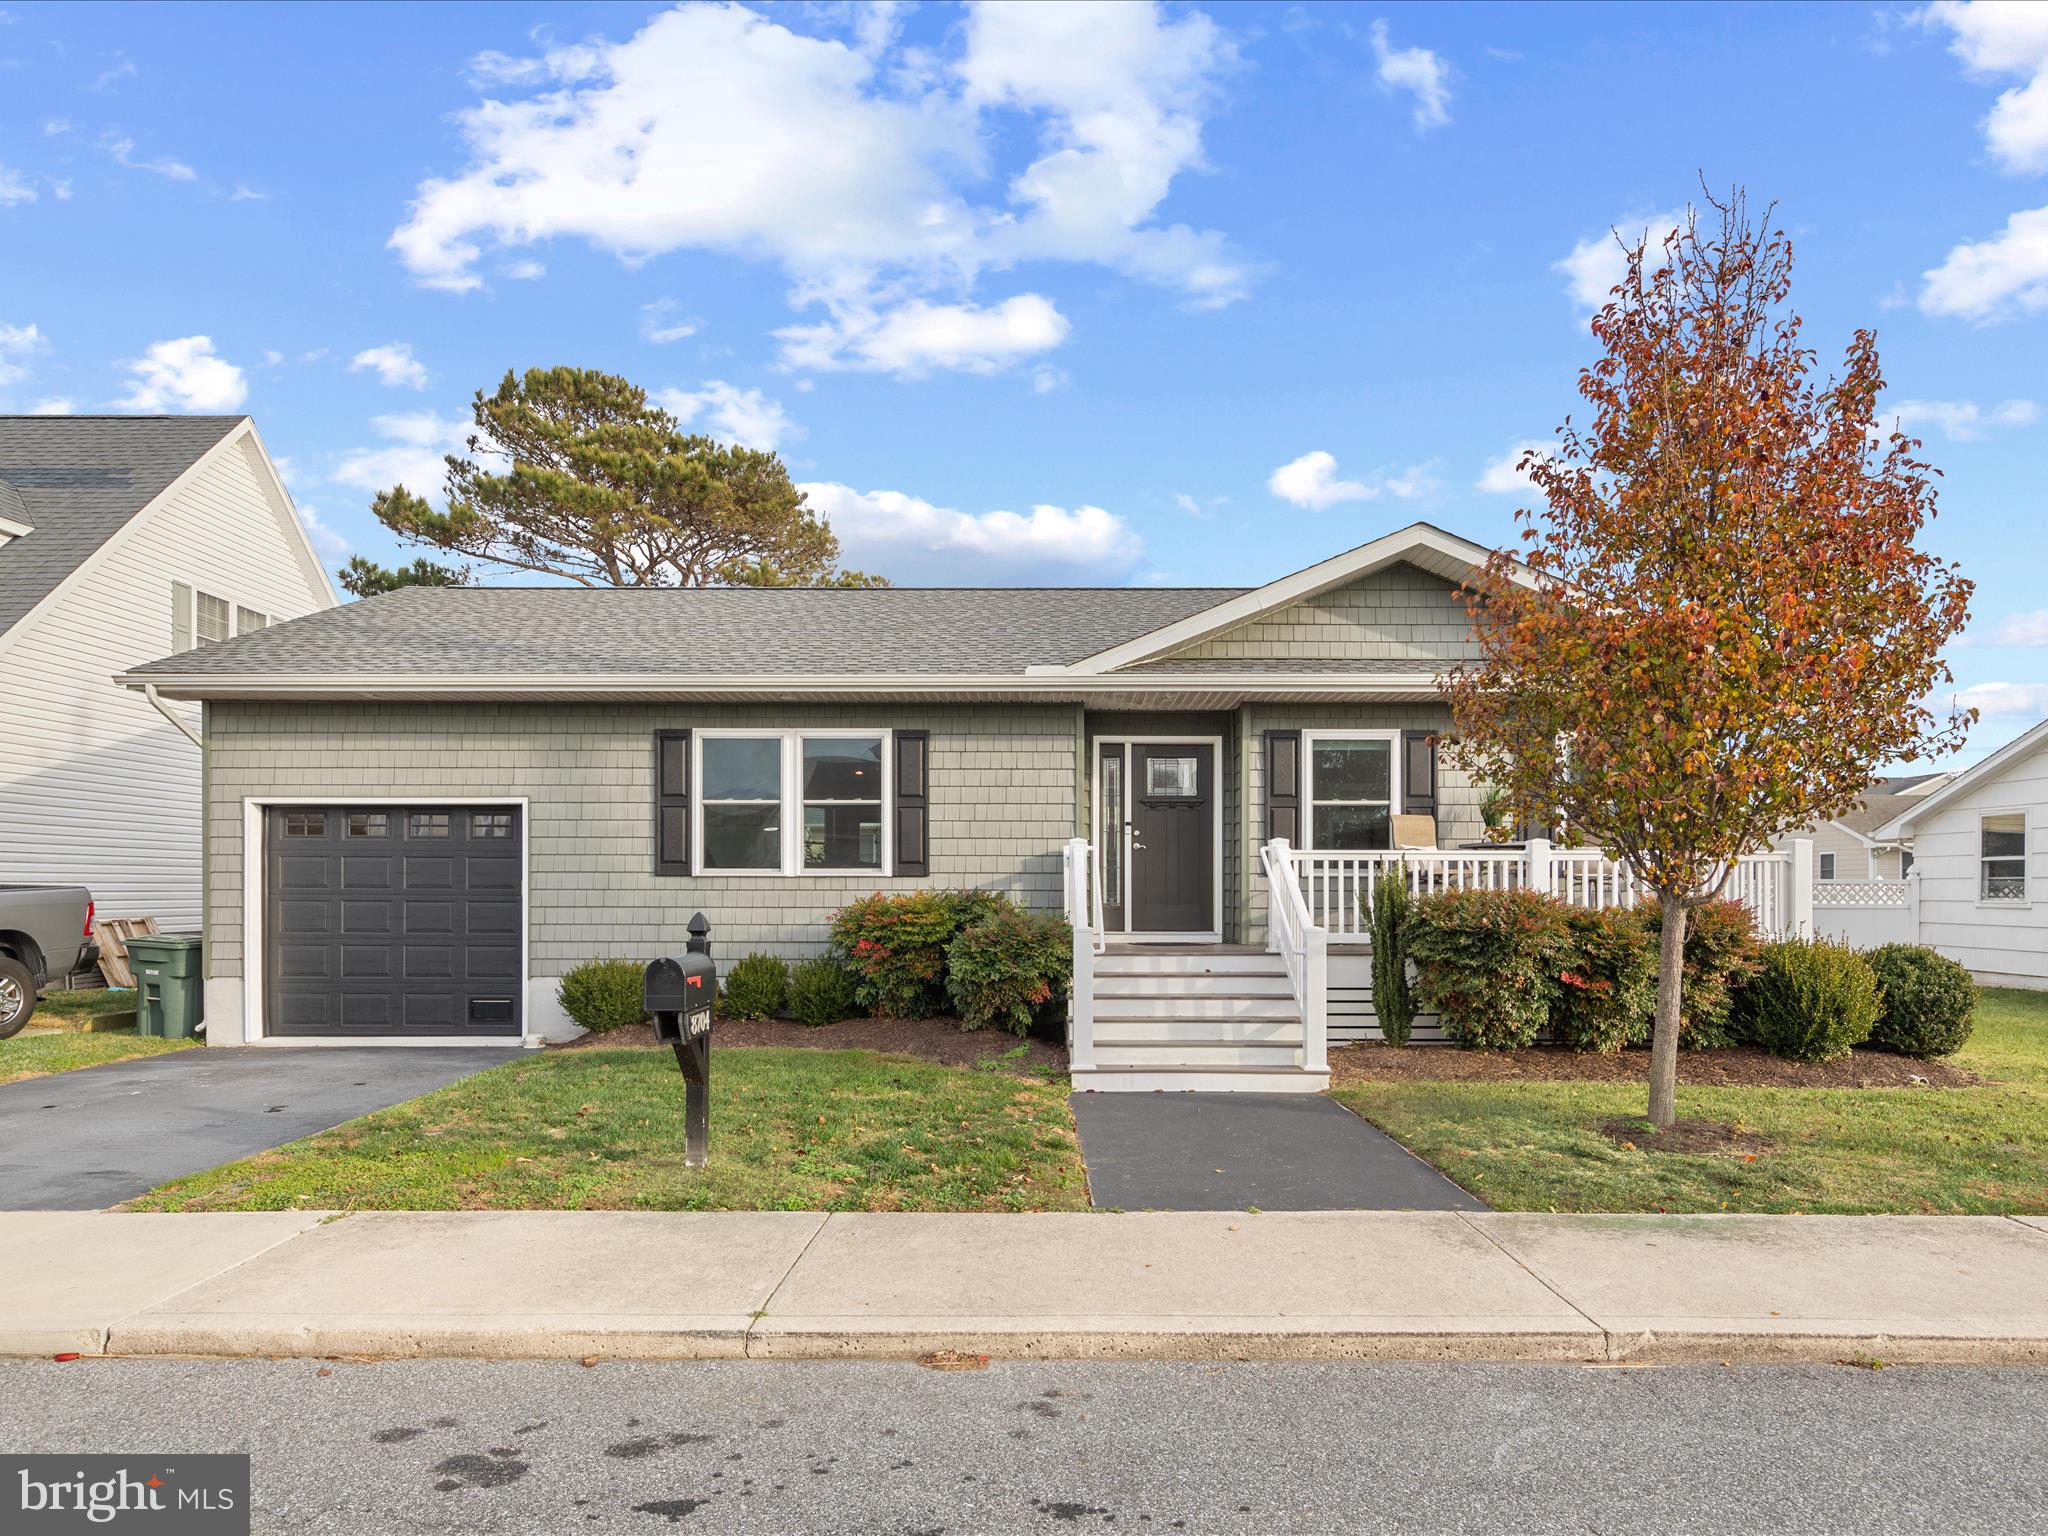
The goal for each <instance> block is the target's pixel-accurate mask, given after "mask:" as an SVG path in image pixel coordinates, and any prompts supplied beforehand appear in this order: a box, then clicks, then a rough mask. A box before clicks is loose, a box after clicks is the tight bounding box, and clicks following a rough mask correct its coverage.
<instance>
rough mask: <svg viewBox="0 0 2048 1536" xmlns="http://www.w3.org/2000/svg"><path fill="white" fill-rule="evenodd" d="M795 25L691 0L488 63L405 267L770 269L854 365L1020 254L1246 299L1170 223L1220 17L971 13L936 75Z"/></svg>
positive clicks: (1220, 51)
mask: <svg viewBox="0 0 2048 1536" xmlns="http://www.w3.org/2000/svg"><path fill="white" fill-rule="evenodd" d="M802 15H803V13H802V12H799V11H796V10H794V9H790V10H778V11H777V12H776V13H775V16H774V17H773V18H772V19H771V18H770V17H768V16H764V15H761V14H758V13H756V12H754V11H751V10H748V9H746V8H744V7H741V6H712V5H694V6H684V7H679V8H677V9H674V10H670V11H667V12H664V13H663V14H661V15H659V16H657V17H655V18H654V19H653V20H652V21H650V22H649V23H648V24H647V25H646V26H645V27H643V28H642V29H641V30H640V31H639V32H637V33H635V34H634V35H633V36H632V37H630V38H628V39H627V40H625V41H623V42H618V43H613V42H609V41H603V40H599V41H596V42H591V43H584V44H578V45H575V46H574V47H569V48H562V49H556V50H553V51H550V52H546V53H544V54H542V55H541V56H540V57H538V58H533V59H520V60H514V59H508V58H504V57H502V56H497V57H493V58H491V59H489V60H488V61H484V60H479V61H477V63H476V64H475V65H473V66H472V70H473V73H474V74H475V75H476V76H477V77H478V79H479V80H480V82H481V83H482V84H483V85H485V86H488V87H490V88H492V89H494V90H495V91H497V92H498V94H497V95H496V96H494V97H492V98H491V99H487V100H484V101H482V102H480V103H479V104H478V105H477V106H475V107H472V108H470V109H468V110H467V111H465V112H463V113H462V114H461V115H460V117H459V119H458V121H459V123H460V127H461V131H462V134H463V137H464V140H465V142H466V145H467V149H468V154H469V163H468V165H467V167H466V168H465V169H464V170H462V171H461V172H460V173H458V174H455V175H452V176H447V177H436V178H433V179H430V180H428V181H425V182H423V183H421V185H420V187H419V188H418V193H417V196H416V197H415V199H414V201H413V203H412V205H411V208H410V211H409V214H408V216H407V218H406V221H405V222H404V223H403V224H402V225H401V226H400V227H399V228H398V230H397V231H396V232H395V233H394V234H393V235H392V237H391V242H390V243H391V246H392V248H393V249H394V250H395V251H396V252H397V253H398V256H399V258H400V259H401V260H402V261H403V262H404V264H405V265H406V266H407V268H409V269H410V270H411V272H412V273H413V275H414V277H415V278H416V279H417V280H418V281H420V282H422V283H424V284H426V285H428V286H431V287H440V288H446V289H452V290H458V291H459V290H463V289H468V288H474V287H476V286H477V285H478V284H479V282H480V279H479V277H478V275H477V272H476V268H477V264H478V262H479V261H480V259H481V258H482V256H483V254H484V252H485V250H486V249H487V248H508V247H517V246H528V245H531V244H534V243H536V242H539V241H542V240H547V239H551V238H556V237H562V236H567V237H574V238H580V239H583V240H586V241H588V242H590V243H591V244H593V245H595V246H597V247H599V248H601V249H604V250H607V251H610V252H612V253H613V254H615V255H617V256H619V257H620V258H621V259H623V260H626V261H628V262H640V261H644V260H647V259H649V258H651V257H654V256H656V255H660V254H662V253H665V252H669V251H675V250H682V249H696V250H709V251H715V252H722V253H725V254H729V255H736V256H740V257H743V258H748V259H759V260H766V261H771V262H773V263H775V264H777V265H778V266H779V267H781V268H782V270H783V271H784V272H785V273H786V274H787V275H788V276H789V278H790V280H791V283H792V293H791V298H792V302H793V303H794V304H796V305H797V306H798V307H799V308H800V309H801V308H808V307H810V306H812V305H818V306H821V307H822V308H823V309H824V310H825V312H826V314H827V316H828V320H827V323H826V325H825V326H824V327H814V328H810V329H816V330H823V331H825V332H826V333H827V334H826V335H824V336H823V337H820V338H819V339H818V341H817V342H816V344H817V345H819V346H822V347H823V348H824V350H825V351H826V352H827V353H828V354H830V355H838V354H840V353H842V352H846V353H849V355H852V356H854V357H856V358H858V355H859V354H858V349H855V348H850V347H848V346H847V345H843V344H841V345H835V344H834V341H833V337H834V336H836V335H838V334H839V333H845V334H846V335H847V336H849V337H850V336H852V335H853V334H855V333H865V332H867V331H870V330H873V329H876V328H880V327H884V326H886V324H887V312H889V311H892V310H894V309H896V308H897V307H898V306H899V305H901V304H903V303H905V302H906V301H930V300H934V299H939V298H944V299H946V300H948V301H950V300H952V299H954V298H957V297H960V296H962V295H964V294H966V293H967V292H969V291H970V290H971V288H972V286H973V284H974V283H975V281H976V280H977V278H978V277H979V276H980V275H981V274H982V273H984V272H986V271H990V270H994V269H1000V268H1004V267H1007V266H1009V265H1011V264H1013V263H1016V262H1020V261H1027V260H1045V259H1052V260H1062V261H1073V262H1086V263H1093V264H1098V265H1102V266H1107V267H1109V268H1111V269H1113V270H1116V271H1118V272H1122V273H1124V274H1126V275H1129V276H1132V277H1135V278H1138V279H1141V280H1143V281H1146V282H1150V283H1155V284H1158V285H1160V286H1163V287H1165V288H1168V289H1170V290H1172V291H1174V292H1176V293H1178V294H1180V295H1181V296H1182V298H1183V300H1184V302H1186V303H1187V304H1189V305H1191V306H1194V307H1211V306H1215V305H1220V304H1226V303H1229V302H1231V301H1232V300H1234V299H1236V298H1238V297H1240V296H1241V295H1242V294H1243V292H1244V291H1245V289H1246V286H1247V284H1248V282H1249V278H1250V273H1249V271H1248V269H1247V267H1246V265H1245V263H1244V262H1243V261H1242V260H1241V259H1240V258H1239V257H1237V256H1236V255H1235V254H1234V253H1233V252H1232V251H1231V250H1230V248H1229V246H1228V243H1227V241H1226V240H1225V239H1224V237H1223V236H1222V235H1221V234H1219V233H1217V232H1215V231H1204V230H1196V229H1192V228H1189V227H1188V226H1186V225H1182V224H1165V223H1162V222H1160V220H1159V218H1158V212H1159V208H1160V205H1161V204H1162V203H1163V202H1164V200H1165V198H1166V196H1167V194H1168V192H1169V191H1170V189H1171V188H1172V186H1173V184H1174V182H1175V180H1176V179H1177V178H1178V177H1180V176H1181V175H1183V174H1184V173H1187V172H1190V171H1196V170H1199V169H1202V168H1203V161H1202V153H1201V127H1202V116H1203V113H1204V111H1205V109H1206V106H1207V104H1208V100H1209V97H1210V95H1211V93H1212V91H1213V89H1214V82H1215V80H1216V78H1217V77H1218V76H1219V75H1220V74H1222V73H1223V72H1224V71H1225V70H1226V69H1227V68H1229V67H1230V65H1231V64H1232V62H1233V61H1234V53H1233V50H1232V47H1231V45H1230V43H1229V40H1228V39H1227V38H1226V37H1225V36H1224V34H1223V33H1222V32H1221V31H1220V29H1218V28H1217V27H1216V25H1215V24H1214V23H1213V22H1211V21H1210V20H1209V18H1208V17H1206V16H1204V15H1202V14H1201V13H1199V12H1193V11H1189V12H1180V13H1168V12H1166V11H1163V10H1162V9H1160V8H1159V7H1157V6H1154V5H1151V4H1108V5H1093V6H1088V5H987V6H979V7H976V8H974V9H973V10H971V11H969V12H968V14H967V16H966V18H965V20H964V22H963V23H962V24H961V26H960V27H959V28H958V29H957V31H956V32H955V33H954V34H953V36H954V37H955V38H957V42H954V43H950V44H949V48H950V50H951V51H950V52H949V53H948V54H946V55H944V56H939V55H933V54H928V53H913V52H909V51H904V50H902V49H901V48H900V47H899V46H898V44H897V42H896V40H895V35H894V17H893V16H892V15H890V14H888V13H887V12H884V11H881V10H875V11H872V12H862V13H859V14H858V15H856V16H855V17H854V19H853V23H852V25H853V29H854V34H855V41H854V42H853V43H851V44H850V43H848V42H847V41H843V40H841V39H840V38H837V37H824V36H810V35H807V34H804V33H800V32H796V31H792V30H791V29H790V28H789V27H788V26H785V25H783V24H782V22H783V20H784V19H785V18H797V17H801V16H802ZM842 24H843V23H842ZM1019 144H1023V145H1027V146H1029V148H1028V149H1026V150H1025V151H1024V153H1025V155H1028V156H1030V157H1031V158H1030V160H1029V163H1028V164H1027V165H1024V166H1023V167H1022V168H1021V169H1019V170H1017V171H1016V172H1015V174H1014V175H1009V176H1007V178H1005V176H1004V172H1003V169H1002V167H1001V166H999V165H998V164H995V163H993V162H994V161H995V159H996V158H997V156H998V155H999V154H1000V153H1001V152H1002V151H1003V150H1004V149H1006V148H1009V147H1011V146H1016V145H1019ZM1011 152H1013V153H1014V152H1015V151H1014V150H1012V151H1011ZM992 184H993V185H997V186H1000V187H1001V188H1002V191H1001V192H1000V193H999V194H997V195H994V196H991V195H990V194H989V192H988V190H987V189H988V188H989V187H990V186H991V185H992ZM931 307H936V308H956V307H957V308H962V309H966V310H969V311H973V310H974V309H975V306H973V305H971V304H969V305H959V306H956V305H953V304H952V303H950V302H948V303H946V304H940V305H932V306H931ZM999 307H1000V306H999ZM967 355H968V356H970V357H971V358H974V359H976V360H977V361H976V362H975V363H973V364H971V366H980V365H981V364H980V361H979V360H980V359H982V358H985V357H987V356H988V355H989V354H986V353H982V352H975V351H970V352H969V353H968V354H967ZM927 365H928V366H948V365H947V364H943V363H939V362H937V361H936V360H933V361H931V362H929V363H928V364H927ZM847 366H872V365H870V364H867V363H864V362H860V361H855V362H853V363H850V364H848V365H847Z"/></svg>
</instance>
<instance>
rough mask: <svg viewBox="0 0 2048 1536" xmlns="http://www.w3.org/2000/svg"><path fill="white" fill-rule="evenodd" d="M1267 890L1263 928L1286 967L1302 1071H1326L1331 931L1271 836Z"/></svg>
mask: <svg viewBox="0 0 2048 1536" xmlns="http://www.w3.org/2000/svg"><path fill="white" fill-rule="evenodd" d="M1259 862H1260V864H1262V865H1263V866H1264V867H1265V871H1266V889H1267V891H1268V892H1269V893H1270V895H1271V897H1272V900H1271V902H1270V903H1269V904H1268V909H1267V913H1266V927H1267V931H1268V932H1269V933H1270V934H1271V936H1272V939H1273V947H1274V948H1275V949H1276V950H1278V951H1279V952H1280V958H1281V960H1282V961H1283V962H1284V963H1285V965H1286V966H1287V979H1288V981H1289V982H1290V983H1291V984H1292V985H1293V987H1294V1003H1295V1007H1296V1008H1297V1009H1298V1010H1299V1011H1300V1013H1301V1069H1302V1070H1303V1071H1304V1072H1327V1071H1329V1070H1330V930H1329V929H1328V928H1326V927H1323V926H1322V925H1321V924H1319V923H1317V922H1316V921H1315V919H1314V917H1313V916H1312V915H1311V914H1310V911H1309V904H1308V899H1307V897H1306V896H1305V895H1304V894H1303V892H1302V888H1301V881H1300V879H1299V877H1298V875H1297V873H1296V870H1295V866H1294V861H1293V857H1292V850H1291V849H1289V848H1288V846H1287V839H1286V838H1284V837H1276V838H1274V839H1273V841H1271V842H1270V843H1266V844H1263V845H1262V846H1261V847H1260V848H1259Z"/></svg>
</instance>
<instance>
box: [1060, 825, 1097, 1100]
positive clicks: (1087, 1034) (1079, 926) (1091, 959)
mask: <svg viewBox="0 0 2048 1536" xmlns="http://www.w3.org/2000/svg"><path fill="white" fill-rule="evenodd" d="M1062 853H1063V858H1062V861H1061V862H1062V865H1063V868H1062V870H1061V874H1062V877H1063V878H1062V883H1063V884H1064V885H1065V887H1066V891H1065V905H1066V909H1067V921H1068V923H1069V924H1071V925H1072V927H1073V930H1074V965H1073V971H1074V974H1073V981H1072V983H1071V984H1070V985H1069V987H1068V988H1067V1066H1068V1068H1069V1069H1070V1070H1072V1071H1081V1072H1084V1071H1087V1070H1089V1069H1090V1068H1092V1067H1093V1066H1094V1065H1095V928H1094V922H1095V909H1094V902H1093V895H1094V892H1093V875H1094V871H1093V869H1092V867H1091V866H1092V863H1093V860H1092V858H1091V855H1090V850H1089V846H1088V839H1087V838H1085V837H1076V838H1070V839H1069V840H1068V842H1067V844H1066V847H1065V848H1064V849H1063V850H1062Z"/></svg>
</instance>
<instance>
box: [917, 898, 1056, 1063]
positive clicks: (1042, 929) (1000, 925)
mask: <svg viewBox="0 0 2048 1536" xmlns="http://www.w3.org/2000/svg"><path fill="white" fill-rule="evenodd" d="M1073 969H1074V930H1073V928H1072V926H1071V925H1070V924H1069V923H1068V922H1067V920H1066V919H1065V918H1063V917H1061V916H1059V915H1058V914H1057V913H1053V912H1032V911H1027V910H1026V909H1025V908H1023V907H1018V906H1012V905H1010V904H1008V903H1005V904H1004V905H1003V907H1002V909H1001V910H1000V911H997V912H992V913H990V914H989V915H988V916H987V917H984V918H982V919H981V920H980V921H979V922H977V923H974V924H971V925H970V926H968V927H966V928H963V929H961V930H960V934H959V937H957V938H955V939H954V940H953V942H952V943H951V944H949V945H947V946H946V991H947V994H948V995H949V996H950V997H951V998H952V999H953V1006H954V1007H955V1008H956V1009H958V1010H959V1013H960V1022H961V1024H962V1025H963V1026H964V1027H965V1028H968V1029H981V1028H983V1027H985V1026H987V1025H990V1024H999V1025H1001V1026H1003V1027H1004V1028H1005V1029H1008V1030H1009V1031H1010V1032H1011V1033H1012V1034H1018V1035H1021V1034H1026V1033H1028V1032H1029V1031H1030V1029H1031V1026H1032V1024H1033V1023H1034V1022H1035V1021H1036V1020H1037V1019H1039V1018H1041V1017H1043V1016H1044V1014H1045V1012H1046V1011H1047V1010H1048V1009H1049V1008H1051V1007H1052V1006H1053V1005H1055V1004H1057V1003H1059V1002H1061V1001H1063V1000H1064V999H1065V997H1066V995H1067V989H1068V988H1069V987H1070V986H1071V985H1072V983H1073Z"/></svg>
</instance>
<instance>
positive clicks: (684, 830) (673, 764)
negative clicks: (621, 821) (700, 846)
mask: <svg viewBox="0 0 2048 1536" xmlns="http://www.w3.org/2000/svg"><path fill="white" fill-rule="evenodd" d="M654 872H655V873H656V874H657V875H687V874H688V873H689V872H690V733H689V732H688V731H656V732H655V733H654Z"/></svg>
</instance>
